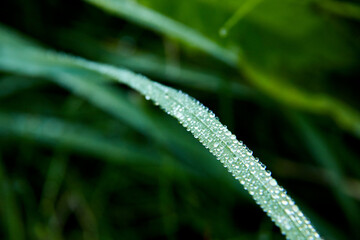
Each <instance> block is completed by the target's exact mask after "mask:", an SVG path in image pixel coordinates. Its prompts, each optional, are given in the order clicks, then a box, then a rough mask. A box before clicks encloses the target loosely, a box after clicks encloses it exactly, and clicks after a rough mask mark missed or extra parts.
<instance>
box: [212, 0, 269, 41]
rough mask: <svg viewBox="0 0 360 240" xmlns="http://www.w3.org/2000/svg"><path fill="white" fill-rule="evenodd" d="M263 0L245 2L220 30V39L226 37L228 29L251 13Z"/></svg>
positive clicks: (247, 0)
mask: <svg viewBox="0 0 360 240" xmlns="http://www.w3.org/2000/svg"><path fill="white" fill-rule="evenodd" d="M262 1H263V0H246V1H245V2H244V3H243V4H242V5H241V6H240V7H239V9H238V10H237V11H236V12H235V14H234V15H233V16H231V18H229V20H227V21H226V22H225V23H224V25H223V26H222V27H221V28H220V30H219V34H220V36H222V37H226V36H227V35H228V34H229V31H230V29H231V28H232V27H233V26H234V25H235V24H236V23H238V22H239V21H240V20H241V19H242V18H243V17H245V16H246V14H248V13H249V12H251V11H252V10H253V9H254V8H255V7H256V6H257V5H258V4H260V3H261V2H262Z"/></svg>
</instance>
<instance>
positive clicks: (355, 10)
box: [316, 0, 360, 21]
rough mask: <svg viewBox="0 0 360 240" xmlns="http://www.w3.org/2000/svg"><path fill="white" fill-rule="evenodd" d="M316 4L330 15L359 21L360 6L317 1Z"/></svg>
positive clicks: (323, 0)
mask: <svg viewBox="0 0 360 240" xmlns="http://www.w3.org/2000/svg"><path fill="white" fill-rule="evenodd" d="M316 3H317V4H318V5H319V6H320V7H321V8H323V9H324V10H326V11H328V12H330V13H332V14H335V15H337V16H340V17H345V18H349V19H354V20H357V21H360V6H359V5H358V4H356V3H355V2H354V3H352V2H348V1H338V0H337V1H333V0H318V1H316Z"/></svg>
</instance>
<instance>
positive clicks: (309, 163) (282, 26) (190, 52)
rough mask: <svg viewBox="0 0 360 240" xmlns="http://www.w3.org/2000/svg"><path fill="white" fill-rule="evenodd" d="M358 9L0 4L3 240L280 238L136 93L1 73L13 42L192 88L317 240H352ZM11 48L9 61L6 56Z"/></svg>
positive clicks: (161, 1)
mask: <svg viewBox="0 0 360 240" xmlns="http://www.w3.org/2000/svg"><path fill="white" fill-rule="evenodd" d="M109 2H110V3H116V5H115V7H114V6H110V7H108V8H106V7H104V4H105V3H109ZM359 4H360V3H359V2H357V1H350V0H346V1H340V0H336V1H333V0H304V1H296V0H273V1H261V0H241V1H238V0H222V1H216V0H181V1H180V0H177V1H167V0H137V1H135V0H111V1H110V0H107V1H95V0H88V1H80V0H62V1H60V0H11V1H10V0H5V1H1V3H0V22H1V23H0V59H3V60H4V61H2V60H0V187H1V188H0V238H1V239H11V240H17V239H19V240H22V239H44V240H45V239H56V240H60V239H84V240H97V239H104V240H105V239H106V240H107V239H261V240H265V239H284V237H283V236H282V235H281V234H280V232H279V230H278V228H277V227H275V226H274V225H273V223H272V222H271V220H270V219H269V218H268V217H267V216H266V214H264V213H263V212H262V210H261V209H260V208H259V207H258V206H257V205H256V204H255V202H254V201H253V200H252V199H251V197H250V196H249V195H248V193H247V192H245V191H244V190H243V188H242V186H241V185H240V184H239V183H238V182H236V181H235V180H234V179H233V178H232V177H231V176H230V174H228V173H227V172H226V170H225V169H224V168H223V167H222V166H221V164H220V163H219V162H217V161H216V159H215V158H214V157H213V156H212V155H211V154H210V153H208V151H207V150H206V149H205V148H203V146H202V145H201V144H200V143H198V142H197V141H196V139H194V138H193V137H192V136H191V135H190V134H189V133H188V132H186V130H185V129H183V128H182V127H181V126H180V124H178V123H177V121H176V120H174V119H172V118H171V117H169V116H167V115H166V114H165V113H164V112H162V111H161V110H160V109H159V108H158V107H156V106H154V105H153V104H152V103H151V102H149V101H146V100H145V99H144V98H143V97H142V96H140V95H139V94H138V93H136V92H134V91H133V90H130V89H129V88H127V87H124V86H121V85H119V84H114V83H111V82H110V81H109V82H108V83H106V84H101V85H99V86H98V87H97V88H95V90H94V89H93V91H90V90H89V91H88V92H87V93H86V92H85V93H83V94H79V92H76V91H74V90H73V89H69V88H68V87H66V86H65V85H62V84H61V78H62V75H59V76H51V75H46V74H45V75H38V74H31V70H32V69H35V68H36V67H38V68H46V67H48V65H50V63H47V62H41V61H38V60H37V59H33V60H32V59H31V58H30V57H28V58H29V59H30V60H29V59H28V60H27V61H28V63H31V64H33V65H31V64H30V65H29V66H30V67H29V66H28V65H27V64H24V68H22V67H18V70H16V71H14V70H13V69H12V70H11V69H8V68H7V67H6V64H3V62H5V60H8V59H12V61H13V62H14V63H17V61H18V62H19V63H20V62H21V61H24V60H23V59H22V58H23V57H24V56H22V55H21V47H14V46H15V44H14V45H12V43H15V42H19V41H20V42H21V41H24V43H22V44H24V45H25V44H27V42H28V41H35V42H36V44H38V45H41V46H42V47H45V48H47V49H52V50H56V51H59V52H66V53H69V54H72V55H76V56H80V57H83V58H87V59H91V60H94V61H98V62H105V63H109V64H111V65H115V66H119V67H123V68H127V69H130V70H132V71H134V72H138V73H142V74H144V75H146V76H148V77H149V78H151V79H152V80H154V81H159V82H162V83H164V84H165V85H168V86H172V87H174V88H177V89H180V90H182V91H184V92H187V93H189V94H190V95H191V96H193V97H195V98H196V99H198V100H199V101H200V102H202V103H203V104H204V105H206V106H207V107H209V108H210V109H211V110H212V111H214V112H215V114H216V115H217V116H218V117H219V119H220V121H221V122H222V123H223V124H225V125H227V126H228V128H229V129H230V130H231V131H233V132H234V133H235V134H236V136H237V138H238V139H240V140H243V141H244V143H245V144H246V145H247V146H248V147H249V148H250V149H252V150H253V151H254V155H255V156H257V157H259V158H260V160H261V161H262V162H264V163H265V164H266V165H267V166H268V169H269V170H271V171H272V173H273V176H274V177H275V178H276V179H277V180H278V182H279V183H280V184H281V185H282V186H284V187H285V189H287V191H288V193H289V194H290V195H291V196H292V197H293V198H294V199H295V201H296V202H297V203H298V205H299V206H300V208H301V209H302V210H303V211H304V212H305V213H306V215H307V216H308V217H309V218H310V220H311V221H312V223H313V224H314V226H315V227H316V228H317V230H318V231H319V232H320V233H321V235H322V236H323V237H324V238H325V239H360V231H359V227H358V226H359V225H360V210H359V209H360V204H359V201H360V161H359V151H360V148H359V137H360V117H359V116H360V115H359V111H358V109H359V107H360V106H359V105H360V101H359V100H360V88H359V84H358V81H359V76H360V61H359V60H360V27H359V26H360V24H359V21H360V5H359ZM129 6H130V7H129ZM119 9H128V10H126V11H118V10H119ZM148 12H150V14H149V15H146V14H145V13H148ZM156 16H162V17H161V18H156ZM164 17H165V18H164ZM159 19H160V20H161V21H159ZM154 22H155V24H153V23H154ZM174 23H175V25H174ZM169 24H170V25H171V24H173V25H171V26H172V27H173V28H174V29H175V33H174V32H172V31H171V29H172V27H170V28H169V27H166V26H169ZM162 25H165V27H164V28H161V26H162ZM178 26H181V27H180V28H181V29H182V31H180V33H181V34H177V33H176V27H178ZM182 27H185V28H186V29H188V30H189V29H190V30H189V31H187V32H186V31H185V32H184V29H185V28H182ZM169 29H170V30H169ZM194 34H195V35H196V36H198V35H201V36H203V39H207V40H210V41H211V42H212V43H213V44H214V46H217V47H218V49H217V50H219V49H221V50H219V51H217V50H213V49H212V48H211V47H210V48H207V47H206V46H205V45H203V44H201V41H197V40H196V39H195V40H194V41H192V40H193V35H194ZM29 39H31V40H29ZM12 48H15V50H16V48H18V55H15V54H12V55H6V54H8V52H7V51H5V50H4V49H12ZM19 49H20V50H19ZM25 60H26V59H25ZM21 64H22V63H21ZM21 64H20V65H21ZM26 67H27V69H28V70H29V69H30V70H29V71H24V70H23V69H25V68H26ZM58 71H59V73H64V72H65V73H69V74H73V76H76V77H78V78H80V79H85V80H88V81H90V82H92V81H95V82H96V81H97V80H99V79H102V78H103V76H100V75H97V74H94V73H91V72H86V71H84V70H82V71H80V70H77V71H75V70H74V69H68V68H66V67H63V66H62V67H59V70H58ZM64 76H66V75H64ZM54 79H57V80H55V81H54ZM59 79H60V80H59ZM97 89H99V90H97ZM100 90H101V91H104V93H105V94H103V95H101V94H100V95H97V93H98V92H99V91H100Z"/></svg>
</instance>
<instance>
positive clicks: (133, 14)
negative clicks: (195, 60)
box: [85, 0, 238, 66]
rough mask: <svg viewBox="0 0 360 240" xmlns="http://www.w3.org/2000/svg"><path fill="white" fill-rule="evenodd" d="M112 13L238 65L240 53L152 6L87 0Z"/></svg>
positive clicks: (117, 0) (120, 0)
mask: <svg viewBox="0 0 360 240" xmlns="http://www.w3.org/2000/svg"><path fill="white" fill-rule="evenodd" d="M85 1H87V2H89V3H92V4H94V5H96V6H98V7H100V8H102V9H104V10H106V11H108V12H110V13H112V14H115V15H118V16H121V17H124V18H126V19H128V20H130V21H133V22H135V23H137V24H139V25H142V26H146V27H148V28H150V29H152V30H154V31H155V32H159V33H164V34H165V35H167V36H169V37H172V38H175V39H178V40H180V41H182V42H184V43H186V44H188V45H189V46H192V47H196V48H198V49H201V50H203V51H204V52H207V53H212V55H213V56H214V57H216V58H218V59H220V60H222V61H224V62H226V63H227V64H229V65H232V66H236V64H237V62H238V55H237V54H236V53H235V52H234V51H231V50H228V49H226V48H223V47H221V46H219V45H218V44H216V43H215V42H214V41H212V40H210V39H208V38H206V37H204V36H203V35H201V34H199V33H198V32H197V31H195V30H193V29H191V28H189V27H187V26H185V25H183V24H181V23H179V22H176V21H174V20H172V19H171V18H168V17H166V16H164V15H161V14H159V13H157V12H155V11H153V10H151V9H150V8H146V7H145V6H143V5H141V4H138V3H137V2H136V1H128V0H85Z"/></svg>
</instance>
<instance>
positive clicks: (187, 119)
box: [0, 47, 320, 239]
mask: <svg viewBox="0 0 360 240" xmlns="http://www.w3.org/2000/svg"><path fill="white" fill-rule="evenodd" d="M2 50H3V52H4V50H5V52H6V51H9V50H10V49H7V50H6V47H5V48H3V49H2ZM13 53H15V52H13ZM0 54H1V52H0ZM7 55H8V56H12V55H14V54H10V55H9V54H7ZM3 56H5V54H4V55H3ZM15 56H17V58H18V59H17V58H16V57H15V58H13V59H8V58H4V57H1V58H0V59H1V60H0V66H1V68H3V69H10V70H14V69H19V68H20V69H21V66H19V65H18V63H17V62H18V61H25V62H26V61H30V59H29V56H31V57H32V58H34V59H37V58H40V59H42V60H43V62H44V64H49V63H54V62H58V63H64V64H68V65H69V66H75V67H79V68H83V69H86V70H89V71H94V72H96V73H99V74H101V75H104V76H107V77H109V78H111V79H113V80H116V81H117V82H119V83H122V84H125V85H127V86H129V87H131V88H133V89H134V90H136V91H138V92H139V93H141V94H143V95H144V96H145V98H146V99H147V100H152V101H153V102H154V103H155V105H159V106H160V107H161V108H162V109H163V110H164V111H165V112H167V113H168V114H169V115H171V116H173V117H175V118H176V119H177V120H178V121H179V122H180V123H181V124H182V125H183V126H184V127H185V128H186V129H187V130H188V131H190V132H191V133H192V134H193V135H194V137H195V138H197V139H198V140H199V141H200V142H201V143H202V144H203V145H204V146H205V147H206V148H208V149H209V151H210V152H211V153H212V154H213V155H214V156H215V157H216V158H217V159H218V160H219V161H220V162H221V163H223V165H224V166H225V167H226V168H227V170H228V171H229V172H230V173H231V174H232V175H233V176H234V177H235V178H236V179H237V180H239V182H240V183H241V184H242V185H243V186H244V187H245V189H247V190H248V191H249V193H250V195H252V197H253V198H254V199H255V201H256V202H257V203H258V204H259V205H260V206H261V207H262V208H263V210H264V211H265V212H266V213H267V214H268V215H269V216H270V217H271V219H272V220H273V221H274V223H275V224H276V225H277V226H279V227H280V229H281V231H282V233H283V234H285V235H286V236H287V237H288V238H289V239H320V236H319V234H318V233H317V232H316V231H315V229H314V228H313V226H312V225H311V223H310V221H309V220H308V219H307V218H306V217H305V216H304V214H303V213H302V212H301V211H300V210H299V208H298V207H297V206H296V205H295V203H294V201H293V200H292V199H291V198H290V197H289V196H288V195H287V194H286V191H285V190H284V189H283V188H282V187H280V186H279V185H278V183H277V181H276V180H275V179H274V178H272V177H271V174H270V172H269V171H266V170H265V166H264V165H263V164H262V163H260V162H259V160H258V159H257V158H255V157H254V156H253V155H252V151H250V150H249V149H248V148H247V147H246V146H245V145H244V144H243V143H242V142H241V141H237V140H236V137H235V135H233V134H232V133H231V132H230V131H229V130H228V129H227V128H226V127H225V126H223V125H222V124H221V123H220V122H219V120H218V119H217V118H216V117H215V115H214V114H213V113H212V112H211V111H209V110H208V109H207V108H206V107H204V106H203V105H202V104H201V103H199V102H198V101H196V100H194V99H193V98H191V97H190V96H188V95H187V94H184V93H182V92H181V91H177V90H175V89H173V88H170V87H166V86H164V85H161V84H159V83H155V82H152V81H151V80H149V79H147V78H146V77H144V76H142V75H139V74H135V73H133V72H131V71H128V70H126V69H121V68H116V67H113V66H110V65H106V64H100V63H96V62H92V61H88V60H85V59H81V58H75V57H72V56H68V55H63V54H59V53H54V52H50V51H48V52H46V54H44V52H43V51H42V50H41V49H36V48H31V49H28V51H24V50H22V51H21V52H18V53H16V54H15ZM31 57H30V58H31ZM36 71H42V70H41V69H36V68H35V69H33V68H29V72H32V73H35V72H36ZM62 71H66V70H64V69H63V70H62ZM52 74H60V71H59V69H56V71H54V72H52ZM62 74H63V75H66V72H63V73H62Z"/></svg>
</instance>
